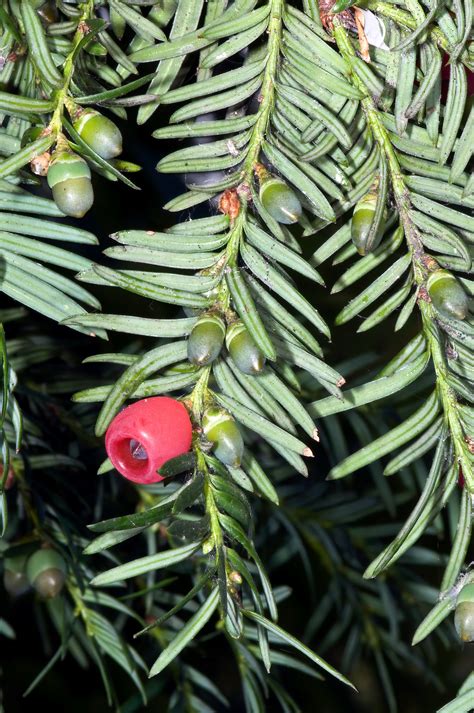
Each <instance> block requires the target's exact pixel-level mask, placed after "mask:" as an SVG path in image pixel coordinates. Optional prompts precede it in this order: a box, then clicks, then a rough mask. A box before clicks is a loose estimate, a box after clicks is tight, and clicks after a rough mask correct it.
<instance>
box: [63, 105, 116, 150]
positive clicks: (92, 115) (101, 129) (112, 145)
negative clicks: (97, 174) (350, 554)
mask: <svg viewBox="0 0 474 713" xmlns="http://www.w3.org/2000/svg"><path fill="white" fill-rule="evenodd" d="M74 128H75V129H76V131H77V133H78V134H79V136H80V137H81V139H83V140H84V141H85V142H86V144H88V145H89V146H90V147H91V149H92V150H93V151H95V152H96V153H97V154H99V156H101V157H102V158H104V159H111V158H115V157H116V156H119V155H120V154H121V153H122V134H121V133H120V130H119V129H118V127H117V126H115V124H114V122H113V121H111V120H110V119H108V118H107V117H106V116H104V115H103V114H100V113H99V112H98V111H96V110H95V109H85V110H84V111H83V112H82V113H81V114H80V116H79V117H78V119H76V121H75V122H74Z"/></svg>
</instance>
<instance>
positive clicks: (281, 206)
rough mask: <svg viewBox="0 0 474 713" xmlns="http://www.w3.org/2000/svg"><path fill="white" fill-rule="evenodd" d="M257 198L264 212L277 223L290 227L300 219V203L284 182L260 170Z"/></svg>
mask: <svg viewBox="0 0 474 713" xmlns="http://www.w3.org/2000/svg"><path fill="white" fill-rule="evenodd" d="M258 175H259V179H260V192H259V198H260V201H261V202H262V205H263V207H264V208H265V210H266V211H267V212H268V213H269V214H270V215H271V216H272V218H274V219H275V220H277V221H278V222H279V223H284V224H285V225H291V224H292V223H297V222H298V220H299V219H300V217H301V212H302V209H301V203H300V201H299V199H298V196H297V195H296V193H295V192H294V191H293V190H292V189H291V188H290V187H289V186H288V184H287V183H285V181H283V180H282V179H281V178H277V177H276V176H272V175H270V174H269V173H268V172H266V171H265V173H264V174H263V172H262V171H261V170H260V171H259V172H258Z"/></svg>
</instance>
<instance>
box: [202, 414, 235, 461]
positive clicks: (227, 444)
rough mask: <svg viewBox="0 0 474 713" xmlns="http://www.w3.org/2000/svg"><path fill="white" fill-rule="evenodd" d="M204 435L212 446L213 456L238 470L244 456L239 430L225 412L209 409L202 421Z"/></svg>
mask: <svg viewBox="0 0 474 713" xmlns="http://www.w3.org/2000/svg"><path fill="white" fill-rule="evenodd" d="M202 426H203V431H204V435H205V436H206V438H207V440H208V441H210V442H211V443H212V444H213V450H214V455H215V456H216V458H218V459H219V460H220V461H221V462H222V463H224V464H225V465H228V466H231V467H232V468H238V467H239V465H240V463H241V462H242V456H243V454H244V442H243V439H242V434H241V433H240V431H239V428H238V426H237V424H236V422H235V421H234V419H233V418H232V416H231V415H230V413H228V412H227V411H224V410H223V409H219V408H210V409H207V411H205V413H204V415H203V419H202Z"/></svg>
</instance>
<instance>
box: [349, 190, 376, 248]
mask: <svg viewBox="0 0 474 713" xmlns="http://www.w3.org/2000/svg"><path fill="white" fill-rule="evenodd" d="M376 204H377V194H376V193H373V192H370V193H367V194H366V195H365V196H364V197H363V198H362V199H361V200H360V201H359V202H358V203H356V205H355V207H354V212H353V214H352V221H351V239H352V242H353V243H354V245H355V247H356V248H357V252H358V253H359V254H360V255H367V254H368V253H370V252H372V251H373V250H375V248H376V247H377V246H378V245H379V243H380V240H381V239H382V231H380V232H379V235H378V236H376V240H372V244H371V245H369V244H368V241H369V238H370V229H371V227H372V223H373V222H374V218H375V206H376Z"/></svg>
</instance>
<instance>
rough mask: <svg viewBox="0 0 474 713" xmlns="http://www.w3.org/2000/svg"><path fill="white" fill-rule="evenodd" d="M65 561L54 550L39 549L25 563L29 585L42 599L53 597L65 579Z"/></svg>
mask: <svg viewBox="0 0 474 713" xmlns="http://www.w3.org/2000/svg"><path fill="white" fill-rule="evenodd" d="M66 572H67V567H66V563H65V561H64V560H63V558H62V557H61V555H60V554H59V552H56V550H52V549H49V548H48V549H40V550H37V551H36V552H35V553H34V554H32V555H31V557H30V558H29V560H28V562H27V564H26V575H27V577H28V581H29V582H30V584H31V586H32V587H34V589H35V590H36V591H37V592H38V594H39V595H40V597H42V598H43V599H53V598H54V597H56V596H57V595H58V594H59V592H60V591H61V590H62V588H63V586H64V582H65V581H66Z"/></svg>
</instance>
